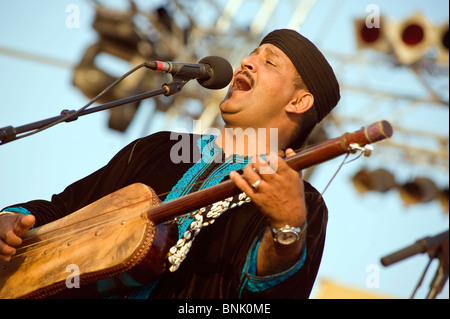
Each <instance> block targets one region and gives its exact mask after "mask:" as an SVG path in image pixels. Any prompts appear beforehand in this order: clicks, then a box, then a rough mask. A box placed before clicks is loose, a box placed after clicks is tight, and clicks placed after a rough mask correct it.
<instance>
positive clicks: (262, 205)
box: [230, 149, 306, 227]
mask: <svg viewBox="0 0 450 319" xmlns="http://www.w3.org/2000/svg"><path fill="white" fill-rule="evenodd" d="M292 155H295V152H294V151H293V150H292V149H287V150H286V156H292ZM269 164H270V165H268V164H267V163H266V162H265V161H263V160H261V159H257V161H256V163H251V164H248V165H247V166H246V167H245V168H244V174H243V176H244V178H242V177H241V176H240V175H239V174H238V173H236V172H231V173H230V178H231V179H232V180H233V181H234V183H235V184H236V186H237V187H238V188H239V189H241V190H242V191H243V192H245V193H246V194H247V195H248V196H249V197H250V198H251V199H252V201H253V203H254V204H255V205H256V206H257V207H258V208H259V210H260V211H261V212H262V213H263V214H264V215H266V216H267V217H268V218H269V220H270V223H271V225H272V226H273V227H283V226H285V225H289V226H293V227H300V226H302V225H303V223H304V221H305V219H306V205H305V200H304V186H303V181H302V179H301V175H299V173H298V172H297V171H295V170H293V169H291V168H290V167H289V166H288V165H287V164H286V163H285V162H284V160H283V159H282V158H281V157H277V156H270V157H269ZM258 181H260V182H259V184H258V185H257V187H253V186H252V184H255V183H258Z"/></svg>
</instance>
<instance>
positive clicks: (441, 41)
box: [435, 22, 449, 64]
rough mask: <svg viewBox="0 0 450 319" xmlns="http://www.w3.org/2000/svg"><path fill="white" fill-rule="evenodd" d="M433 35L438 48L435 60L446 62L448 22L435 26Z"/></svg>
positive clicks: (447, 55) (447, 61)
mask: <svg viewBox="0 0 450 319" xmlns="http://www.w3.org/2000/svg"><path fill="white" fill-rule="evenodd" d="M435 36H436V46H437V50H438V54H437V57H436V61H437V62H439V63H443V64H448V63H449V58H448V57H449V54H448V22H447V23H445V24H443V25H440V26H438V27H436V28H435Z"/></svg>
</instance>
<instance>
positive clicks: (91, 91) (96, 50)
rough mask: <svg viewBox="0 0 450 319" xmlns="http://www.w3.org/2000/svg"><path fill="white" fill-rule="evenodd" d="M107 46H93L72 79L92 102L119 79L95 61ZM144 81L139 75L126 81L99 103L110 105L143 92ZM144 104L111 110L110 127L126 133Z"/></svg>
mask: <svg viewBox="0 0 450 319" xmlns="http://www.w3.org/2000/svg"><path fill="white" fill-rule="evenodd" d="M105 47H106V45H105V44H104V43H102V42H98V43H95V44H93V45H91V46H89V47H88V48H87V49H86V51H85V53H84V55H83V57H82V59H81V61H80V63H79V64H78V65H76V66H75V68H74V73H73V76H72V84H73V85H74V86H75V87H77V88H78V89H79V90H80V91H81V92H82V93H83V94H84V95H85V96H86V97H88V98H89V99H92V98H94V97H95V96H97V94H99V93H100V92H101V91H103V90H104V89H105V88H106V87H107V86H108V85H110V84H111V83H112V82H114V81H115V80H116V77H115V76H112V75H110V74H108V73H107V72H105V71H103V70H102V69H100V68H99V67H98V66H97V65H96V62H95V59H96V57H97V56H98V55H99V54H101V53H102V52H104V51H105ZM142 81H143V78H142V76H141V77H138V76H135V77H134V78H133V77H130V78H127V79H124V80H123V81H122V82H121V83H119V84H118V85H117V86H116V87H114V88H113V89H111V90H109V91H108V92H106V93H105V94H104V95H103V96H101V97H100V98H99V99H98V100H97V102H98V103H107V102H111V101H115V100H118V99H121V98H124V97H127V96H130V95H132V94H137V93H141V91H142V85H141V83H142ZM139 104H140V101H137V102H133V103H129V104H125V105H122V106H118V107H115V108H112V109H109V110H108V111H109V115H110V116H109V122H108V126H109V128H111V129H113V130H116V131H119V132H124V131H125V130H126V129H127V128H128V126H129V124H130V123H131V121H132V119H133V117H134V114H135V113H136V111H137V109H138V107H139Z"/></svg>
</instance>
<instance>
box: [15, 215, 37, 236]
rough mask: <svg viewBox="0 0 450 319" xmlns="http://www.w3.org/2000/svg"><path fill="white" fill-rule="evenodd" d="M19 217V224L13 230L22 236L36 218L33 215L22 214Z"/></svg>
mask: <svg viewBox="0 0 450 319" xmlns="http://www.w3.org/2000/svg"><path fill="white" fill-rule="evenodd" d="M20 217H21V218H20V221H19V225H18V227H17V228H16V229H15V230H14V232H15V233H16V235H17V236H22V235H23V234H25V233H26V232H27V231H28V230H30V228H31V227H33V225H34V223H35V222H36V218H35V217H34V216H33V215H23V216H20Z"/></svg>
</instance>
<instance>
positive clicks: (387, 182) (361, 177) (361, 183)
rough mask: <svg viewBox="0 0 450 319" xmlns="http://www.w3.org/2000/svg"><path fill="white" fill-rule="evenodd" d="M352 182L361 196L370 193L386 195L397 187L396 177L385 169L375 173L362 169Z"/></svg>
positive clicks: (377, 170)
mask: <svg viewBox="0 0 450 319" xmlns="http://www.w3.org/2000/svg"><path fill="white" fill-rule="evenodd" d="M352 182H353V185H354V187H355V188H356V190H357V191H358V192H359V193H360V194H363V193H366V192H368V191H376V192H381V193H385V192H387V191H389V190H391V189H394V188H396V187H397V183H396V181H395V177H394V175H393V174H392V173H390V172H389V171H387V170H385V169H383V168H380V169H376V170H374V171H368V170H367V169H362V170H360V171H359V172H357V173H356V174H355V175H354V176H353V178H352Z"/></svg>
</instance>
